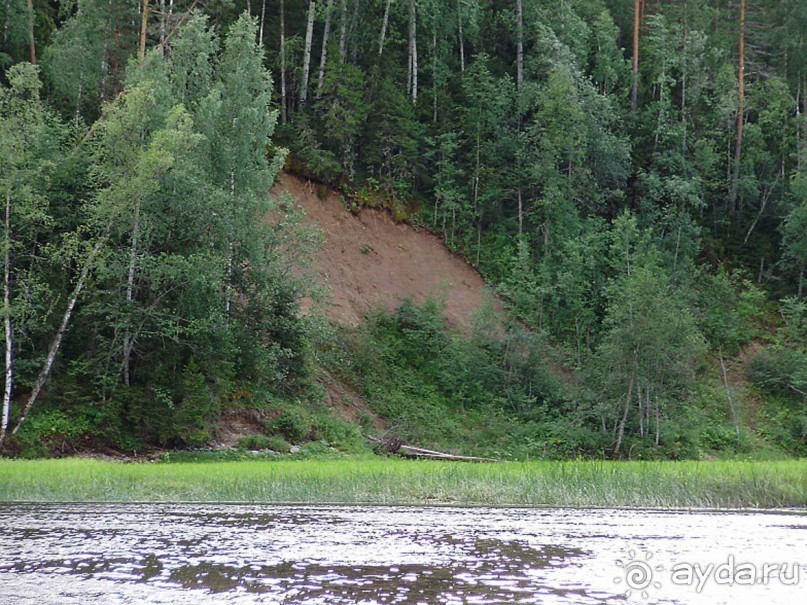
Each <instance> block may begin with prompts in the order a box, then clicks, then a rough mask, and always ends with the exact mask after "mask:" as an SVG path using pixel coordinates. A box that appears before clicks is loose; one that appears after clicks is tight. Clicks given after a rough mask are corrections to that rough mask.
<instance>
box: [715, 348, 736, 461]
mask: <svg viewBox="0 0 807 605" xmlns="http://www.w3.org/2000/svg"><path fill="white" fill-rule="evenodd" d="M718 357H719V358H720V369H721V371H722V373H723V388H724V389H726V397H727V398H728V400H729V412H731V421H732V422H733V423H734V433H735V435H736V436H737V445H739V444H740V419H739V418H738V417H737V409H736V408H735V407H734V398H733V397H732V396H731V387H729V374H728V371H727V370H726V363H725V362H724V361H723V351H722V349H721V350H720V351H719V352H718Z"/></svg>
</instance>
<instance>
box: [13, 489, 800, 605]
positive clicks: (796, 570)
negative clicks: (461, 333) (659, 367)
mask: <svg viewBox="0 0 807 605" xmlns="http://www.w3.org/2000/svg"><path fill="white" fill-rule="evenodd" d="M682 564H683V565H684V566H687V565H688V566H689V567H690V568H691V569H694V568H695V566H697V570H699V571H700V572H701V574H702V576H703V577H702V578H701V579H702V581H701V582H700V585H697V583H696V582H695V581H694V580H697V577H696V576H693V583H692V584H691V585H690V584H686V583H684V582H682V576H678V577H676V578H673V577H672V575H671V574H672V569H673V568H674V566H676V565H679V566H680V565H682ZM729 564H731V567H730V565H729ZM710 565H711V566H712V567H711V568H710V567H709V566H710ZM721 565H722V566H723V576H722V577H721V578H718V577H716V576H715V573H716V570H717V568H718V567H719V566H721ZM741 565H742V566H743V567H742V568H741V567H740V566H741ZM766 565H767V566H768V568H767V569H765V568H764V566H766ZM774 565H775V566H777V567H776V569H773V570H772V569H771V567H772V566H774ZM781 565H785V566H786V567H781ZM741 569H742V572H741V571H740V570H741ZM707 570H711V571H710V572H709V574H710V575H705V572H706V571H707ZM684 571H686V569H684ZM763 571H765V574H764V575H763ZM751 572H755V573H756V576H755V577H753V578H750V577H749V576H748V574H749V573H751ZM679 573H680V570H679ZM730 573H731V574H734V575H733V576H732V577H731V578H730V579H729V581H727V577H728V575H729V574H730ZM741 573H742V574H743V575H740V574H741ZM751 582H753V585H749V584H750V583H751ZM805 598H807V515H803V514H784V513H741V512H740V513H738V512H732V513H727V512H669V511H663V512H662V511H638V510H600V509H595V510H575V509H497V508H472V509H465V508H439V507H435V508H431V507H423V508H417V507H355V506H349V507H348V506H345V507H342V506H336V507H325V506H243V505H197V504H176V505H167V504H166V505H160V504H141V505H131V504H126V505H118V504H112V505H107V504H104V505H86V504H81V505H80V504H69V505H33V504H7V505H0V602H2V603H4V604H8V605H18V604H22V603H26V604H27V603H51V604H53V605H67V604H79V603H81V604H84V603H91V602H95V603H105V604H110V605H115V604H123V603H126V604H131V603H149V604H157V605H159V604H169V603H170V604H176V603H192V604H194V605H206V604H208V603H221V604H242V603H312V604H313V603H322V604H328V605H331V604H340V603H368V604H369V603H405V604H416V603H424V604H428V605H431V604H436V603H452V604H453V603H480V604H483V603H568V604H579V605H585V604H587V603H591V604H602V603H625V602H626V600H627V601H628V602H631V601H636V602H654V603H683V604H701V603H703V604H704V605H707V604H708V605H719V604H721V603H726V604H728V603H731V605H742V604H744V603H748V604H749V605H750V604H755V605H756V604H758V603H765V604H778V603H781V604H783V605H785V604H786V605H794V604H797V603H804V602H807V600H805Z"/></svg>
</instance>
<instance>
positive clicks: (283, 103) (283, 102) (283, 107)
mask: <svg viewBox="0 0 807 605" xmlns="http://www.w3.org/2000/svg"><path fill="white" fill-rule="evenodd" d="M285 6H286V2H285V0H280V121H281V122H282V123H283V124H285V123H286V122H287V121H288V117H287V115H288V114H287V112H288V109H287V108H288V102H287V98H286V14H285Z"/></svg>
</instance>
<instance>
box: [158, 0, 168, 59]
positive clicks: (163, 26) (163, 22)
mask: <svg viewBox="0 0 807 605" xmlns="http://www.w3.org/2000/svg"><path fill="white" fill-rule="evenodd" d="M167 34H168V11H167V10H166V9H165V0H160V49H162V52H163V53H165V38H166V36H167Z"/></svg>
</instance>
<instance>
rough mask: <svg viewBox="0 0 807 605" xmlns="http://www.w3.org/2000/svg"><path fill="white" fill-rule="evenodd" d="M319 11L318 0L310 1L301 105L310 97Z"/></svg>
mask: <svg viewBox="0 0 807 605" xmlns="http://www.w3.org/2000/svg"><path fill="white" fill-rule="evenodd" d="M316 12H317V2H316V0H310V2H309V3H308V25H307V26H306V29H305V50H304V54H303V82H302V86H301V87H300V105H305V102H306V99H308V76H309V73H310V71H311V44H312V42H313V40H314V16H315V14H316Z"/></svg>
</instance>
